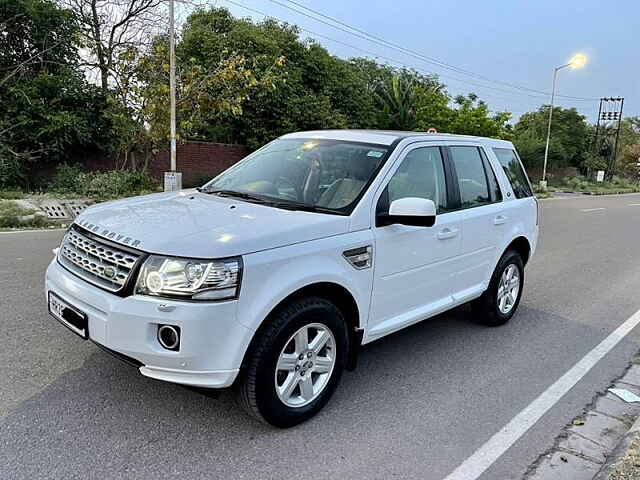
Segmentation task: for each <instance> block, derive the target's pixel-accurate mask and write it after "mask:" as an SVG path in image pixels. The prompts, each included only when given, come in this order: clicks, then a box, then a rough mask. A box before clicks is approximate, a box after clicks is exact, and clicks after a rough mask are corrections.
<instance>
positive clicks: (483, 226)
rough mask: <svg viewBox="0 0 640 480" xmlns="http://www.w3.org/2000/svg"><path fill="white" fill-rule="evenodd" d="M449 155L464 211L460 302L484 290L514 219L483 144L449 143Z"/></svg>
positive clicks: (458, 285)
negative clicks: (505, 202)
mask: <svg viewBox="0 0 640 480" xmlns="http://www.w3.org/2000/svg"><path fill="white" fill-rule="evenodd" d="M447 155H448V156H449V159H450V162H451V164H452V169H453V176H454V178H455V179H456V186H457V188H458V195H459V205H458V208H459V211H460V212H461V213H462V260H463V261H462V262H461V268H460V270H459V271H458V272H457V273H456V279H455V284H456V292H455V293H454V294H453V296H454V300H455V301H456V303H457V302H461V301H465V300H467V299H470V298H473V297H475V296H477V295H479V294H480V293H482V292H483V291H484V290H485V289H486V286H487V283H488V281H489V279H490V277H491V273H492V271H493V268H494V262H495V258H496V255H497V250H498V248H499V247H500V245H501V244H502V243H503V238H504V237H505V236H506V235H507V232H508V231H509V224H510V222H511V218H510V215H509V214H508V213H507V211H506V208H505V204H504V202H503V196H502V192H501V190H500V187H499V185H498V181H497V179H496V174H495V172H494V170H493V168H492V167H491V163H490V162H489V160H488V158H487V153H486V151H485V150H484V148H483V147H482V146H481V145H473V144H464V145H450V146H448V147H447Z"/></svg>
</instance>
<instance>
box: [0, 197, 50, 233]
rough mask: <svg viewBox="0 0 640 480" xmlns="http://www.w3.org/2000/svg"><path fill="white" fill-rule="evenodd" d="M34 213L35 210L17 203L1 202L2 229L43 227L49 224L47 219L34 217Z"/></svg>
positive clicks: (40, 216) (0, 218)
mask: <svg viewBox="0 0 640 480" xmlns="http://www.w3.org/2000/svg"><path fill="white" fill-rule="evenodd" d="M34 213H35V210H33V209H30V208H25V207H23V206H21V205H18V204H17V203H16V202H12V201H10V200H0V228H18V227H43V226H45V225H47V224H48V222H47V220H46V218H44V217H43V216H42V215H33V214H34ZM24 217H27V218H26V219H25V218H24ZM29 217H31V218H29Z"/></svg>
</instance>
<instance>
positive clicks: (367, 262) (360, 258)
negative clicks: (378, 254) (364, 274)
mask: <svg viewBox="0 0 640 480" xmlns="http://www.w3.org/2000/svg"><path fill="white" fill-rule="evenodd" d="M342 256H344V258H346V259H347V261H348V262H349V263H350V264H351V265H352V266H353V268H355V269H356V270H363V269H365V268H370V267H371V263H372V262H373V247H372V246H371V245H367V246H366V247H358V248H352V249H349V250H345V251H344V252H343V253H342Z"/></svg>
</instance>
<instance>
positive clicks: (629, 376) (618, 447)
mask: <svg viewBox="0 0 640 480" xmlns="http://www.w3.org/2000/svg"><path fill="white" fill-rule="evenodd" d="M609 388H618V389H624V390H628V391H629V392H631V393H634V394H636V395H638V396H640V355H638V354H636V355H635V356H634V357H633V358H632V360H631V362H630V363H629V365H628V366H627V368H626V369H625V370H624V372H622V374H621V375H620V376H619V377H617V378H616V379H614V380H613V381H612V382H611V383H610V384H609V386H608V387H607V388H605V389H604V390H603V391H601V392H599V393H597V394H596V395H595V396H594V397H593V399H592V401H591V403H590V404H589V405H587V406H586V407H585V408H584V410H583V411H582V413H581V414H580V415H578V416H576V417H574V419H573V420H572V421H571V422H570V423H568V424H567V425H565V427H564V428H563V429H562V431H561V433H560V434H559V435H558V436H557V437H556V440H555V442H554V445H553V447H551V448H550V449H549V450H547V451H546V452H544V453H543V454H541V455H540V456H539V457H538V459H537V460H536V461H534V462H533V463H532V464H531V465H530V466H529V468H528V469H527V470H526V471H525V473H524V475H523V479H526V480H555V479H558V478H563V479H565V478H566V479H572V480H608V476H609V474H610V473H611V472H612V471H613V469H614V468H616V467H617V466H618V464H619V463H620V461H621V460H622V459H624V458H626V454H627V450H628V449H629V446H630V445H631V444H632V443H633V441H634V440H636V439H637V438H640V404H639V403H630V402H626V401H625V400H623V399H622V398H620V397H618V396H617V395H615V394H613V393H612V392H611V391H609Z"/></svg>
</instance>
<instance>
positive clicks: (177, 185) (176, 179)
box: [164, 0, 182, 192]
mask: <svg viewBox="0 0 640 480" xmlns="http://www.w3.org/2000/svg"><path fill="white" fill-rule="evenodd" d="M175 38H176V32H175V5H174V0H169V99H170V104H171V106H170V132H171V134H170V135H171V137H170V140H171V145H170V148H171V150H170V153H169V155H170V160H171V170H170V171H168V172H164V190H165V192H166V191H174V190H181V189H182V174H181V173H180V172H177V171H176V170H177V166H176V39H175Z"/></svg>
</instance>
